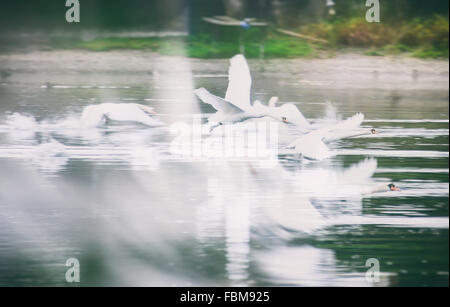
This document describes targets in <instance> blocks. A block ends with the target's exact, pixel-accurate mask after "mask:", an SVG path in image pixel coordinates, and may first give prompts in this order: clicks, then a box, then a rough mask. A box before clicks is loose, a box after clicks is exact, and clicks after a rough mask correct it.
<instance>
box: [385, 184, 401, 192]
mask: <svg viewBox="0 0 450 307" xmlns="http://www.w3.org/2000/svg"><path fill="white" fill-rule="evenodd" d="M387 186H388V188H389V190H390V191H400V189H399V188H397V187H396V186H395V184H393V183H390V184H388V185H387Z"/></svg>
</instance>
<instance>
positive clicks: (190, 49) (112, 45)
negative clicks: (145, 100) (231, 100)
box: [46, 16, 449, 58]
mask: <svg viewBox="0 0 450 307" xmlns="http://www.w3.org/2000/svg"><path fill="white" fill-rule="evenodd" d="M238 31H242V33H241V35H242V37H241V39H242V41H243V42H244V47H245V54H246V56H247V57H248V58H258V57H259V56H260V48H261V44H260V43H261V40H262V38H263V37H265V43H264V57H265V58H294V57H314V56H319V55H320V54H323V53H328V54H333V53H335V52H336V51H339V50H341V49H344V48H353V49H355V48H357V49H360V50H361V52H362V53H363V54H365V55H369V56H384V55H397V54H405V55H409V56H413V57H419V58H448V57H449V42H448V35H449V22H448V18H445V17H441V16H434V17H432V18H428V19H418V18H417V19H414V20H411V21H409V22H399V23H398V24H394V23H368V22H366V21H365V19H363V18H349V19H342V20H328V21H323V22H320V23H311V24H307V25H303V26H299V27H298V28H296V29H293V31H294V32H297V33H301V34H303V35H308V36H311V37H316V38H320V39H324V40H326V41H328V43H317V42H313V41H310V40H305V39H301V38H298V37H293V36H289V35H285V34H282V33H279V32H277V31H276V29H275V28H270V29H268V31H267V35H264V34H263V33H262V32H260V31H262V30H261V29H259V28H251V29H249V30H242V29H236V28H232V29H226V30H221V31H216V32H214V33H213V34H206V33H204V34H201V35H195V36H188V37H149V38H117V37H116V38H96V39H93V40H90V41H81V40H75V41H73V40H70V41H69V40H67V39H65V40H62V39H59V40H52V41H51V43H50V48H53V49H61V48H63V49H67V48H70V49H71V48H79V49H87V50H91V51H108V50H115V49H134V50H149V51H153V52H158V53H161V54H166V55H186V56H189V57H194V58H228V57H230V56H232V55H234V54H236V53H238V52H239V50H240V47H239V45H240V44H239V32H238ZM46 48H48V46H47V47H46Z"/></svg>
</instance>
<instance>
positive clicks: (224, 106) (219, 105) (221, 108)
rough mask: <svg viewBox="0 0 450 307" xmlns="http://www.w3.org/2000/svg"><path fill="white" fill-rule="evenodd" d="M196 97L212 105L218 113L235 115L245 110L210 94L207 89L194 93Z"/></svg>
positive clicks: (197, 90) (200, 89)
mask: <svg viewBox="0 0 450 307" xmlns="http://www.w3.org/2000/svg"><path fill="white" fill-rule="evenodd" d="M194 93H195V95H197V97H198V98H200V100H201V101H203V102H204V103H207V104H210V105H212V106H213V108H214V109H216V110H217V111H218V112H223V113H225V114H233V113H242V112H244V110H242V109H241V108H239V107H238V106H236V105H234V104H232V103H230V102H228V101H227V100H226V99H222V98H220V97H217V96H215V95H213V94H211V93H210V92H208V91H207V90H206V89H205V88H203V87H202V88H199V89H196V90H195V91H194Z"/></svg>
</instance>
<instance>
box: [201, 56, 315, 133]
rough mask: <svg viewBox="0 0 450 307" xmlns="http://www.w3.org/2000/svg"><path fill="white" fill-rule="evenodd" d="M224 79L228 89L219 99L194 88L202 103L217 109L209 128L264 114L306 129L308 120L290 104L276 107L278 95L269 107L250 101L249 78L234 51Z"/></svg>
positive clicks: (203, 90) (248, 72) (248, 70)
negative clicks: (226, 77) (226, 81)
mask: <svg viewBox="0 0 450 307" xmlns="http://www.w3.org/2000/svg"><path fill="white" fill-rule="evenodd" d="M228 80H229V81H228V88H227V91H226V94H225V98H223V99H222V98H219V97H217V96H214V95H212V94H210V93H209V92H208V91H207V90H206V89H204V88H201V89H197V90H196V91H195V94H196V95H197V96H198V97H199V98H200V99H201V100H202V101H203V102H205V103H208V104H211V105H212V106H213V107H214V108H215V109H216V110H217V112H216V113H215V114H213V115H212V116H210V117H209V122H210V123H212V127H211V129H214V128H215V127H217V126H219V125H221V124H223V123H224V122H227V123H235V122H240V121H244V120H247V119H251V118H258V117H265V116H270V117H272V118H274V119H277V120H279V121H283V122H286V123H292V124H295V125H297V126H299V128H309V123H308V122H307V121H306V119H305V118H304V117H303V115H302V114H301V112H300V111H299V110H298V109H297V107H295V106H294V105H293V104H283V105H281V106H279V107H277V106H276V105H275V104H276V102H277V99H278V98H276V97H273V98H272V99H271V100H270V105H269V106H264V105H262V104H261V103H260V102H259V101H255V103H254V104H253V105H252V104H251V102H250V99H251V98H250V92H251V85H252V78H251V75H250V69H249V67H248V64H247V61H246V59H245V57H244V56H243V55H241V54H238V55H236V56H234V57H233V58H231V60H230V68H229V71H228Z"/></svg>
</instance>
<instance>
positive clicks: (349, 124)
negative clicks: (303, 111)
mask: <svg viewBox="0 0 450 307" xmlns="http://www.w3.org/2000/svg"><path fill="white" fill-rule="evenodd" d="M363 121H364V114H363V113H357V114H355V115H353V116H352V117H349V118H347V119H345V120H342V121H340V122H339V123H337V124H335V125H331V126H330V127H329V128H328V130H329V131H332V130H351V129H356V128H358V127H359V126H361V124H362V122H363Z"/></svg>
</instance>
